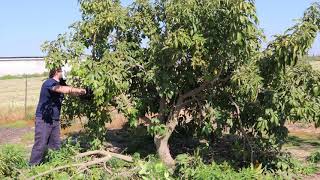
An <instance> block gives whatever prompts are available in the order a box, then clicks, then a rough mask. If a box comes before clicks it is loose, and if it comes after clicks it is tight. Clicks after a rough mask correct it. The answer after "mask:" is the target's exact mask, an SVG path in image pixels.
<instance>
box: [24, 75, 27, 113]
mask: <svg viewBox="0 0 320 180" xmlns="http://www.w3.org/2000/svg"><path fill="white" fill-rule="evenodd" d="M25 76H26V86H25V93H24V119H27V99H28V98H27V97H28V74H26V75H25Z"/></svg>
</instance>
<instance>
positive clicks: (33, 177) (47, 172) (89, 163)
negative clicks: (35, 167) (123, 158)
mask: <svg viewBox="0 0 320 180" xmlns="http://www.w3.org/2000/svg"><path fill="white" fill-rule="evenodd" d="M109 159H111V156H110V155H109V156H106V157H103V158H100V159H95V160H93V161H89V162H85V163H78V164H70V165H66V166H59V167H56V168H53V169H51V170H48V171H45V172H43V173H40V174H38V175H36V176H32V177H30V178H29V180H33V179H36V178H38V177H41V176H44V175H47V174H50V173H52V172H54V171H58V170H61V169H66V168H70V167H80V169H82V168H85V167H88V166H92V165H95V164H100V163H101V162H106V161H108V160H109Z"/></svg>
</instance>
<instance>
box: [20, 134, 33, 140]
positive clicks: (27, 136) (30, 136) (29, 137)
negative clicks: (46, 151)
mask: <svg viewBox="0 0 320 180" xmlns="http://www.w3.org/2000/svg"><path fill="white" fill-rule="evenodd" d="M33 139H34V132H27V133H26V134H24V135H23V136H22V137H21V141H22V142H26V141H33Z"/></svg>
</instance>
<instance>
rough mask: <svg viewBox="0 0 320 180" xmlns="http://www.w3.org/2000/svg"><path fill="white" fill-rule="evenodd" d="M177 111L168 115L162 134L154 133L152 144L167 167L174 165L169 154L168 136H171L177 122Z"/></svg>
mask: <svg viewBox="0 0 320 180" xmlns="http://www.w3.org/2000/svg"><path fill="white" fill-rule="evenodd" d="M177 112H178V111H174V112H173V114H172V115H171V116H169V120H168V122H167V124H166V129H167V131H166V132H165V134H163V135H155V136H154V144H155V145H156V148H157V153H158V155H159V157H160V159H161V160H162V162H164V163H165V164H166V165H167V166H168V167H174V165H175V161H174V159H173V158H172V156H171V153H170V148H169V144H168V141H169V138H170V137H171V134H172V132H173V131H174V129H175V127H176V126H177V124H178V118H177V115H178V113H177Z"/></svg>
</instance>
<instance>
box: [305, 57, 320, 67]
mask: <svg viewBox="0 0 320 180" xmlns="http://www.w3.org/2000/svg"><path fill="white" fill-rule="evenodd" d="M308 61H309V63H310V64H311V65H312V67H313V68H314V69H316V70H320V56H312V57H308Z"/></svg>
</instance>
